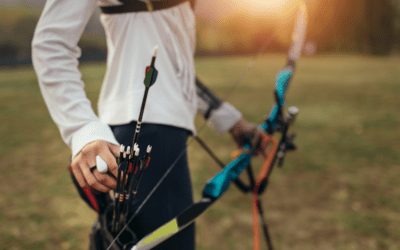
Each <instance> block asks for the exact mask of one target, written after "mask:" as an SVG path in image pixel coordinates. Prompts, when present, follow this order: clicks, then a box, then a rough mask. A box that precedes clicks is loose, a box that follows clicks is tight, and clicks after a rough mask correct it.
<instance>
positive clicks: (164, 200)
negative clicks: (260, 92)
mask: <svg viewBox="0 0 400 250" xmlns="http://www.w3.org/2000/svg"><path fill="white" fill-rule="evenodd" d="M97 2H99V5H100V7H101V10H102V12H103V14H102V15H101V21H102V24H103V27H104V29H105V33H106V36H107V45H108V57H107V70H106V74H105V78H104V80H103V85H102V88H101V93H100V97H99V102H98V116H97V115H96V114H95V112H94V111H93V109H92V107H91V104H90V101H89V100H88V98H87V97H86V94H85V91H84V82H83V81H82V79H81V74H80V72H79V70H78V58H79V56H80V49H79V48H78V46H77V43H78V41H79V39H80V37H81V35H82V32H83V29H84V27H85V26H86V24H87V22H88V20H89V18H90V16H91V15H92V13H93V12H94V10H95V9H96V8H97ZM192 6H193V4H191V3H190V2H189V1H187V0H165V1H155V2H150V1H145V2H141V1H137V0H127V1H122V0H120V1H118V0H101V1H94V0H64V1H57V0H48V1H47V2H46V6H45V8H44V10H43V13H42V14H41V17H40V20H39V22H38V24H37V27H36V30H35V35H34V39H33V41H32V59H33V65H34V68H35V71H36V74H37V77H38V82H39V86H40V89H41V92H42V95H43V98H44V100H45V102H46V104H47V107H48V109H49V112H50V114H51V116H52V119H53V120H54V122H55V123H56V124H57V126H58V128H59V130H60V133H61V137H62V139H63V140H64V142H65V143H66V144H67V145H68V146H69V147H70V148H71V150H72V162H71V164H70V169H71V172H72V175H73V177H74V182H75V184H76V186H77V188H78V191H79V193H80V194H81V196H82V197H83V198H84V199H85V200H86V201H88V202H89V205H91V206H92V207H93V208H95V209H96V210H98V211H100V210H101V209H105V208H106V207H107V204H103V203H101V202H108V200H107V199H106V198H104V199H103V200H96V198H93V197H98V196H96V195H98V193H96V191H97V192H101V193H103V194H104V193H106V192H108V191H110V190H114V189H116V188H117V184H118V181H119V180H118V181H117V179H118V172H119V169H118V168H119V167H118V165H117V163H116V160H115V157H116V156H119V155H120V144H124V145H131V144H132V141H133V139H132V138H133V136H134V134H135V130H136V127H137V121H138V120H137V117H138V116H139V112H140V110H139V108H140V106H141V96H142V93H143V91H144V88H145V87H144V86H143V82H142V81H143V79H144V78H145V71H144V68H145V67H146V66H147V65H148V61H147V60H148V56H149V55H151V53H152V49H153V48H154V46H155V45H158V46H159V49H158V59H157V61H156V63H155V66H156V67H157V68H158V70H159V72H160V74H159V76H158V81H157V84H155V85H154V87H153V89H152V91H151V92H150V93H149V95H148V100H147V107H146V112H145V113H144V116H143V124H141V133H140V137H139V138H138V144H139V149H140V154H141V155H140V156H139V157H143V155H144V153H145V152H146V147H147V145H152V147H153V150H152V161H151V163H150V164H151V166H149V168H148V170H146V173H145V174H144V175H143V178H142V180H141V186H140V189H139V191H138V193H137V195H136V197H135V199H134V200H132V204H131V210H132V211H135V210H136V209H138V207H139V206H141V204H142V203H143V201H144V199H146V197H148V195H149V192H150V191H151V190H152V188H153V187H154V185H156V184H157V182H158V181H159V179H160V178H161V177H162V176H163V174H164V172H165V171H166V170H167V169H168V167H169V166H170V165H171V164H173V163H174V161H175V160H176V159H177V158H178V156H179V154H180V152H181V151H185V147H186V141H187V138H188V136H189V135H193V134H195V133H196V131H195V127H194V117H195V115H196V114H201V115H203V116H204V117H205V118H206V119H207V120H208V121H209V124H210V126H211V127H212V128H213V129H214V130H215V131H216V132H217V133H219V134H221V133H225V132H227V131H229V132H230V133H231V134H232V137H233V138H234V140H235V141H236V142H238V143H239V145H240V144H241V143H242V138H243V137H244V136H247V135H249V134H251V135H253V136H255V137H257V138H260V137H261V136H262V135H264V132H263V131H262V130H260V129H254V126H253V125H252V124H250V123H248V122H247V121H245V120H244V119H243V118H242V115H241V113H240V112H239V111H238V110H236V109H235V108H234V107H233V106H232V105H230V104H228V103H227V102H224V101H222V100H221V99H220V98H218V97H217V96H216V95H214V94H213V93H212V92H211V91H210V90H209V89H208V88H207V87H205V85H204V84H202V83H201V82H200V81H199V80H198V79H196V76H195V70H194V59H193V55H194V50H195V18H194V12H193V8H192ZM126 153H128V152H126ZM97 156H99V157H100V158H101V159H102V160H103V161H104V162H105V164H106V166H107V170H108V171H109V172H110V173H111V174H107V173H100V172H99V171H98V169H96V168H94V166H96V165H98V164H99V163H98V162H96V157H97ZM99 157H97V159H100V158H99ZM100 196H101V195H100ZM101 197H106V196H104V195H103V196H101ZM93 199H94V202H93ZM192 204H193V198H192V187H191V181H190V177H189V170H188V165H187V158H186V152H185V154H184V155H183V156H182V157H180V158H179V160H178V161H177V163H176V166H175V168H174V169H173V171H172V173H171V174H169V175H168V176H167V177H166V179H165V180H164V181H163V182H162V183H161V184H160V187H159V188H158V189H157V190H156V191H155V192H154V194H152V195H151V196H150V197H149V200H148V201H147V202H146V203H145V205H144V207H143V209H141V212H140V214H138V215H137V216H136V217H135V219H134V220H133V221H132V222H131V223H130V224H129V228H130V230H132V231H133V232H134V233H135V234H136V236H137V237H138V239H140V238H141V237H144V236H145V235H146V234H148V233H149V232H151V231H153V230H155V229H156V228H158V227H159V226H161V225H162V224H164V223H165V222H166V221H168V220H170V219H171V218H173V217H174V216H176V215H177V214H179V213H180V212H182V211H183V210H184V209H185V208H187V207H188V206H190V205H192ZM101 230H102V229H101V228H100V229H99V228H95V231H94V232H93V233H92V237H91V249H103V248H105V247H107V246H108V244H109V240H107V239H106V238H104V237H101V236H100V235H101ZM194 245H195V243H194V225H193V224H191V225H190V226H188V227H187V228H185V230H182V231H181V232H180V233H179V234H177V235H176V236H174V237H172V238H170V239H169V240H167V241H165V242H163V243H161V244H160V245H159V246H158V247H157V248H156V249H185V250H188V249H189V250H190V249H194V247H195V246H194ZM177 246H179V247H177Z"/></svg>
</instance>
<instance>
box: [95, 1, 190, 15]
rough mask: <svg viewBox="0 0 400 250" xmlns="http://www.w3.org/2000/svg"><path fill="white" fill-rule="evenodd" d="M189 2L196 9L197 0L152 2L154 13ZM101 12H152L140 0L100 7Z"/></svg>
mask: <svg viewBox="0 0 400 250" xmlns="http://www.w3.org/2000/svg"><path fill="white" fill-rule="evenodd" d="M186 1H189V2H190V4H191V6H192V8H194V1H195V0H161V1H151V5H152V7H153V11H157V10H163V9H168V8H172V7H174V6H176V5H178V4H181V3H183V2H186ZM100 9H101V12H103V13H104V14H121V13H129V12H145V11H150V10H149V9H148V7H147V5H146V3H145V2H142V1H139V0H128V1H126V2H124V4H123V5H115V6H100Z"/></svg>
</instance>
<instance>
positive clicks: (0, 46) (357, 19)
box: [0, 0, 400, 65]
mask: <svg viewBox="0 0 400 250" xmlns="http://www.w3.org/2000/svg"><path fill="white" fill-rule="evenodd" d="M308 9H309V25H308V26H309V28H308V31H307V40H310V41H313V42H314V43H315V44H316V45H317V48H318V51H319V52H353V53H354V52H355V53H365V54H371V55H387V54H389V53H391V52H392V51H394V50H395V51H399V49H400V4H399V1H398V0H351V1H348V0H335V1H331V0H312V1H311V0H310V1H308ZM288 12H289V14H288V15H286V16H284V18H277V19H271V18H269V17H267V16H266V17H262V16H254V15H252V13H245V12H235V13H231V14H230V15H229V16H226V17H224V18H223V19H221V20H219V21H217V22H215V21H214V22H212V21H210V20H207V19H204V18H198V20H197V24H196V28H197V52H198V53H199V54H210V53H211V54H213V53H214V54H215V53H216V54H218V53H220V54H224V53H226V54H229V53H250V52H254V51H256V50H257V49H258V48H259V47H260V46H261V45H262V44H263V43H264V41H265V40H266V39H270V38H271V37H273V40H272V42H271V43H270V45H269V47H268V48H267V51H269V52H284V51H286V50H287V47H288V46H289V44H290V36H291V31H292V29H293V25H294V20H295V16H296V13H295V12H294V11H293V13H291V12H290V10H288ZM39 15H40V13H39V12H34V11H32V10H31V9H29V10H28V9H24V8H15V7H13V8H10V7H8V8H5V7H3V8H0V23H1V26H0V65H7V64H8V63H12V62H18V61H24V60H25V61H29V60H30V54H31V40H32V37H33V33H34V29H35V26H36V23H37V21H38V19H39ZM79 45H80V47H81V48H82V52H83V56H84V55H86V56H87V55H90V56H89V58H93V57H96V55H97V58H96V59H104V57H105V55H106V44H105V39H104V37H102V36H101V35H93V34H88V33H84V35H83V37H82V39H81V41H80V43H79Z"/></svg>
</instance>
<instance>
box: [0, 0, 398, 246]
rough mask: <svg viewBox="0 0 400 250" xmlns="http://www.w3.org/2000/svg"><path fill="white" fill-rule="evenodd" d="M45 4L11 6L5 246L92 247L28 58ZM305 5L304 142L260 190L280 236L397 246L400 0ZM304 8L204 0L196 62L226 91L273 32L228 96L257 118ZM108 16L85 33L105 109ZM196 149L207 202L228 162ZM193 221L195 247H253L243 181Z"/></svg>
mask: <svg viewBox="0 0 400 250" xmlns="http://www.w3.org/2000/svg"><path fill="white" fill-rule="evenodd" d="M44 3H45V1H43V0H41V1H40V0H29V1H28V0H1V2H0V121H1V125H0V128H1V129H0V170H1V174H0V190H1V192H0V249H15V250H16V249H87V246H88V240H89V233H90V228H91V225H92V224H93V222H94V221H95V219H96V214H95V213H94V212H93V211H91V210H90V209H89V208H88V207H87V206H86V205H85V204H84V203H83V202H82V201H81V200H80V199H79V197H78V195H77V193H76V191H75V190H74V187H73V184H72V182H71V179H70V176H69V172H68V164H69V158H70V150H69V148H68V147H67V146H66V145H65V144H64V143H63V142H62V140H61V137H60V135H59V132H58V129H57V127H56V126H55V124H54V123H53V122H52V120H51V117H50V115H49V113H48V111H47V108H46V106H45V104H44V101H43V99H42V97H41V94H40V90H39V87H38V84H37V79H36V76H35V73H34V71H33V68H32V66H31V59H30V50H31V48H30V43H31V38H32V35H33V32H34V28H35V25H36V22H37V20H38V18H39V16H40V13H41V10H42V8H43V6H44ZM306 3H307V6H308V9H309V25H308V32H307V43H306V49H305V51H304V55H303V57H302V58H301V59H300V61H299V63H298V67H297V70H296V74H295V76H294V78H293V81H292V84H291V86H290V89H289V92H288V94H287V104H288V105H296V106H298V107H299V109H300V114H299V116H298V118H297V120H296V123H295V126H294V127H293V132H296V134H297V138H296V144H297V146H298V150H297V151H295V152H293V153H289V154H288V155H287V157H286V160H285V164H284V167H283V168H282V169H280V168H276V169H275V170H274V172H273V173H272V176H271V181H270V186H269V189H268V190H267V192H266V193H265V194H264V195H263V197H262V199H263V205H264V210H265V213H266V217H267V220H268V222H269V227H270V231H271V236H272V241H273V244H274V246H275V247H276V249H400V199H399V197H400V185H399V181H400V170H399V168H400V144H399V141H400V130H399V122H400V111H399V107H400V100H399V98H398V95H399V93H400V56H399V50H400V2H399V1H395V0H352V1H346V0H335V1H329V0H308V1H306ZM295 6H296V3H295V1H290V0H248V1H244V0H219V1H204V0H203V1H202V0H197V5H196V16H197V51H196V59H195V62H196V71H197V74H198V75H199V77H200V78H201V79H202V80H204V82H205V83H206V84H207V85H208V86H210V88H211V89H213V90H214V91H215V92H216V93H217V94H218V95H220V96H224V95H225V94H226V92H227V91H228V90H229V89H230V87H231V86H232V83H233V82H234V81H235V80H236V79H237V78H238V77H239V75H240V72H241V71H242V70H243V69H244V68H245V67H246V65H247V64H248V62H249V60H250V58H251V55H252V54H254V53H255V52H256V51H257V50H258V49H259V48H260V47H261V46H262V44H263V43H264V42H265V41H266V40H269V39H271V37H272V38H273V40H272V42H271V43H270V44H269V45H268V47H267V49H266V52H265V53H264V54H263V55H261V56H260V57H259V58H258V59H257V60H256V62H255V66H254V67H253V68H252V69H251V70H250V72H249V73H248V74H247V75H246V77H245V78H244V79H243V81H242V83H241V84H240V85H239V86H238V87H237V89H236V90H235V91H234V92H233V93H232V94H231V95H230V97H229V99H228V101H229V102H230V103H232V104H233V105H235V106H236V107H237V108H238V109H239V110H240V111H242V113H243V115H244V117H245V118H246V119H247V120H250V121H252V122H255V123H260V122H262V119H263V115H264V114H268V112H269V109H270V107H271V105H272V104H273V94H272V91H273V87H274V84H273V83H274V76H275V74H276V73H277V72H278V71H279V69H281V68H282V67H283V66H284V65H285V60H286V58H285V56H286V54H285V53H286V52H287V49H288V46H289V44H290V37H291V31H292V29H293V24H294V18H295V14H296V13H295V10H296V7H295ZM98 15H99V12H97V13H95V14H94V15H93V17H92V18H91V20H90V21H89V24H88V26H87V28H86V30H85V33H84V35H83V37H82V39H81V41H80V46H81V48H82V56H81V59H80V60H81V62H82V63H81V64H80V70H81V72H82V77H83V80H84V82H85V84H86V85H85V90H86V92H87V96H88V98H89V99H90V100H91V101H92V106H93V108H94V110H97V105H96V103H97V98H98V94H99V90H100V86H101V82H102V78H103V76H104V71H105V61H104V60H105V59H106V44H105V40H104V32H103V30H102V27H101V24H100V23H99V21H98V19H99V18H98ZM202 121H203V119H202V118H201V117H198V119H197V120H196V124H198V125H199V124H201V123H202ZM200 137H202V138H203V139H204V140H205V141H206V142H208V144H209V146H210V147H211V148H212V149H213V150H214V151H215V153H216V154H217V155H218V156H220V157H221V158H222V159H223V160H224V161H225V162H229V160H230V158H229V155H230V152H231V151H232V150H234V149H235V146H234V143H233V142H232V140H231V138H230V136H229V135H222V136H215V133H214V132H213V131H212V130H211V129H209V128H206V129H205V130H204V131H203V132H202V133H201V134H200ZM188 150H189V162H190V166H191V173H192V181H193V187H194V195H195V199H199V198H200V194H201V191H202V189H203V187H204V184H205V182H206V181H207V179H208V178H210V177H211V176H212V175H214V174H215V173H216V172H217V171H218V170H219V168H218V166H217V165H216V164H215V163H214V162H213V161H212V159H210V157H209V156H208V155H207V154H206V153H205V152H204V151H203V150H202V149H201V148H200V147H199V146H198V145H197V144H196V143H193V144H192V145H190V146H189V148H188ZM259 163H260V160H258V161H256V162H255V163H254V165H255V167H256V169H257V168H258V167H257V166H258V165H259ZM196 223H197V233H196V234H197V249H200V250H202V249H235V250H236V249H238V250H239V249H240V250H241V249H251V248H252V231H251V230H252V222H251V197H250V196H249V195H243V194H241V193H240V192H239V191H238V190H236V189H235V188H234V187H231V188H230V190H229V191H228V192H227V193H226V194H225V195H224V196H223V197H222V198H221V199H220V200H219V201H218V202H217V203H216V204H214V205H213V206H212V208H210V209H209V210H208V211H207V212H206V213H205V214H204V215H202V216H201V217H200V218H199V219H198V220H197V222H196ZM262 247H263V248H264V249H266V247H265V244H264V243H262Z"/></svg>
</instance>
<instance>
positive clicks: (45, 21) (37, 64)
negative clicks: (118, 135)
mask: <svg viewBox="0 0 400 250" xmlns="http://www.w3.org/2000/svg"><path fill="white" fill-rule="evenodd" d="M96 7H97V0H47V2H46V5H45V7H44V10H43V12H42V14H41V16H40V19H39V22H38V24H37V26H36V30H35V34H34V38H33V41H32V61H33V66H34V69H35V71H36V74H37V77H38V82H39V87H40V90H41V92H42V95H43V98H44V100H45V103H46V105H47V108H48V109H49V112H50V115H51V117H52V119H53V120H54V122H55V123H56V125H57V126H58V128H59V130H60V133H61V137H62V139H63V140H64V142H65V143H66V144H67V145H68V146H69V147H70V148H71V149H72V157H73V158H74V157H75V156H76V155H77V154H78V153H79V152H80V151H81V149H82V148H83V147H84V146H85V145H86V144H88V143H90V142H92V141H95V140H104V141H107V142H110V143H113V144H117V145H118V142H117V141H116V139H115V137H114V135H113V133H112V131H111V129H110V127H109V126H108V125H107V124H104V123H102V122H100V120H99V118H98V117H97V116H96V114H95V113H94V111H93V109H92V106H91V103H90V101H89V99H88V98H87V97H86V93H85V91H84V83H83V81H82V79H81V73H80V72H79V70H78V64H79V62H78V58H79V57H80V55H81V50H80V48H79V47H78V45H77V44H78V41H79V39H80V37H81V36H82V33H83V30H84V28H85V26H86V24H87V22H88V21H89V18H90V16H91V15H92V14H93V12H94V10H95V8H96Z"/></svg>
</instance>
